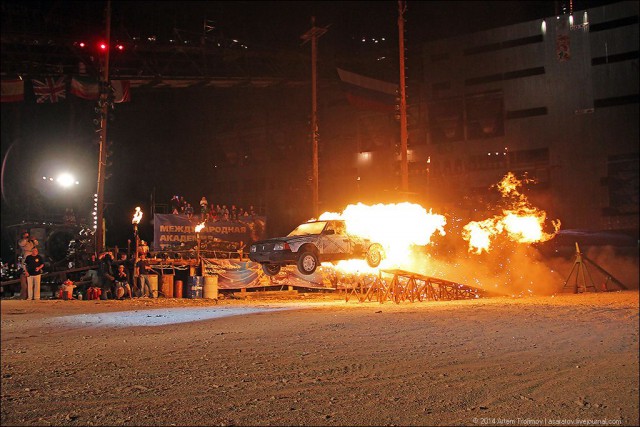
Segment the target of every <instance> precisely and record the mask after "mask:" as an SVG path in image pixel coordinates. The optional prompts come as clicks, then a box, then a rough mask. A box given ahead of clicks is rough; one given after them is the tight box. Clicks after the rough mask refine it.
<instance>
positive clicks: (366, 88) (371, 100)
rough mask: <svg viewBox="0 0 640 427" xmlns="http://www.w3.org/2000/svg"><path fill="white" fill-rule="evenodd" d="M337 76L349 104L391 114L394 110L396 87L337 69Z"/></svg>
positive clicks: (393, 84) (395, 85) (396, 94)
mask: <svg viewBox="0 0 640 427" xmlns="http://www.w3.org/2000/svg"><path fill="white" fill-rule="evenodd" d="M338 75H339V76H340V80H341V81H342V83H343V85H344V88H345V90H346V92H347V99H348V100H349V102H350V103H351V104H352V105H354V106H356V107H358V108H363V109H367V110H376V111H381V112H393V111H395V109H396V103H397V96H398V85H397V84H395V83H389V82H385V81H383V80H377V79H373V78H371V77H367V76H363V75H361V74H356V73H352V72H350V71H346V70H343V69H341V68H338Z"/></svg>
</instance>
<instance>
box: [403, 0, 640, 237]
mask: <svg viewBox="0 0 640 427" xmlns="http://www.w3.org/2000/svg"><path fill="white" fill-rule="evenodd" d="M638 5H639V3H638V2H637V1H625V2H620V3H614V4H611V5H607V6H604V7H599V8H594V9H589V10H586V11H579V12H574V13H572V14H565V15H560V16H552V17H548V18H546V19H540V20H535V21H530V22H525V23H521V24H516V25H512V26H508V27H502V28H496V29H493V30H489V31H484V32H480V33H475V34H468V35H464V36H460V37H456V38H451V39H444V40H438V41H434V42H429V43H427V44H425V45H424V46H423V49H422V68H423V70H424V75H423V77H424V80H423V82H422V94H421V98H424V100H425V101H424V105H423V106H422V109H424V110H426V111H427V113H426V118H425V120H421V121H420V123H419V124H418V126H417V127H416V128H415V129H414V130H413V131H412V133H410V138H409V148H410V156H409V160H410V170H411V171H414V172H415V173H413V174H411V176H410V186H411V190H412V191H414V192H417V193H421V194H425V195H426V196H425V198H426V199H428V200H430V203H431V204H432V205H433V206H434V208H437V207H438V206H442V207H443V209H447V210H449V209H451V210H458V211H462V212H466V213H468V214H469V215H470V216H472V217H473V216H474V212H478V211H482V209H483V207H484V205H485V204H487V203H488V202H491V198H492V197H495V194H496V193H497V191H495V189H494V190H493V191H492V190H490V187H491V186H492V185H493V184H496V183H498V182H499V181H500V180H501V178H502V177H503V176H504V175H505V174H506V173H507V172H509V171H511V172H514V173H515V174H516V175H517V176H518V177H527V178H529V179H531V180H534V181H535V183H534V182H533V181H532V182H531V183H530V184H528V185H527V186H526V192H527V196H528V197H529V199H530V200H531V201H532V202H533V203H535V204H536V206H538V207H540V208H542V209H544V210H546V211H547V212H548V213H549V216H550V217H552V218H559V219H560V220H561V221H562V224H563V228H585V229H592V230H632V231H633V230H635V231H637V230H638V213H639V210H638V151H639V149H638V147H639V134H638V119H639V115H638V102H639V95H638V94H639V72H638V41H639V37H638ZM421 135H425V136H424V137H422V136H421ZM412 136H413V137H412ZM412 160H413V161H412Z"/></svg>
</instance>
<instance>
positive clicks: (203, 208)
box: [200, 196, 209, 221]
mask: <svg viewBox="0 0 640 427" xmlns="http://www.w3.org/2000/svg"><path fill="white" fill-rule="evenodd" d="M208 212H209V202H208V201H207V198H206V197H204V196H202V199H200V221H205V220H206V219H207V214H208Z"/></svg>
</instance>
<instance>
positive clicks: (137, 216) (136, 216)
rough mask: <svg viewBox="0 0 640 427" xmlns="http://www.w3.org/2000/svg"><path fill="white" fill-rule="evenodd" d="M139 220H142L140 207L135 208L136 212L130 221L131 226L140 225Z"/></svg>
mask: <svg viewBox="0 0 640 427" xmlns="http://www.w3.org/2000/svg"><path fill="white" fill-rule="evenodd" d="M141 219H142V211H141V210H140V206H136V211H135V213H134V214H133V219H132V220H131V224H140V220H141Z"/></svg>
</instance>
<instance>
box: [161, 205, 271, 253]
mask: <svg viewBox="0 0 640 427" xmlns="http://www.w3.org/2000/svg"><path fill="white" fill-rule="evenodd" d="M200 223H201V221H200V219H199V218H198V219H195V218H192V219H189V218H187V216H186V215H174V214H155V215H154V216H153V248H154V250H156V251H160V250H171V249H178V248H187V249H188V248H193V247H195V245H196V243H197V235H196V231H195V228H196V225H198V224H200ZM266 223H267V220H266V217H264V216H248V217H243V218H242V219H239V220H237V221H207V222H206V223H205V225H204V228H203V229H202V230H201V231H200V242H201V246H202V248H203V250H204V248H206V247H207V246H209V244H210V243H220V242H236V243H240V242H242V245H240V246H248V245H249V244H251V243H253V242H255V241H257V240H261V239H264V238H265V231H266Z"/></svg>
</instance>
